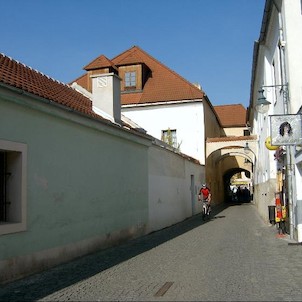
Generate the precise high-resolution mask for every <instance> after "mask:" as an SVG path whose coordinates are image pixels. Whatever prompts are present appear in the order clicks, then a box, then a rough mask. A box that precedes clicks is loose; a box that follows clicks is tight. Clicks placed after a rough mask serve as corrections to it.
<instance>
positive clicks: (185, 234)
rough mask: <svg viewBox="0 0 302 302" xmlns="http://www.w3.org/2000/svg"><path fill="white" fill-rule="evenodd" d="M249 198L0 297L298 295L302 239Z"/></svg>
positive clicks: (5, 290) (4, 290)
mask: <svg viewBox="0 0 302 302" xmlns="http://www.w3.org/2000/svg"><path fill="white" fill-rule="evenodd" d="M277 234H278V232H277V230H276V227H275V226H271V225H266V224H265V223H264V222H263V221H262V220H261V219H260V217H259V215H258V213H257V211H256V209H255V207H254V205H252V204H241V205H232V206H228V207H225V208H220V209H214V210H213V215H212V219H211V220H210V221H206V222H203V221H202V220H201V216H200V215H196V216H194V217H192V218H190V219H187V220H185V221H183V222H182V223H179V224H177V225H174V226H172V227H170V228H166V229H164V230H161V231H159V232H155V233H152V234H150V235H147V236H144V237H142V238H139V239H136V240H133V241H131V242H129V243H127V244H124V245H121V246H118V247H114V248H111V249H108V250H105V251H100V252H98V253H96V254H93V255H89V256H86V257H83V258H81V259H78V260H76V261H73V262H70V263H67V264H64V265H61V266H58V267H56V268H54V269H51V270H49V271H46V272H44V273H41V274H37V275H34V276H31V277H27V278H25V279H23V280H19V281H16V282H13V283H10V284H7V285H4V286H2V287H1V290H0V300H1V301H29V300H30V301H33V300H35V301H36V300H38V301H301V300H302V278H301V277H302V246H301V245H298V244H294V242H292V241H291V240H290V239H289V237H288V236H287V235H286V236H285V237H282V238H280V237H278V236H277Z"/></svg>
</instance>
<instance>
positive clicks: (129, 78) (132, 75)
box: [125, 71, 136, 88]
mask: <svg viewBox="0 0 302 302" xmlns="http://www.w3.org/2000/svg"><path fill="white" fill-rule="evenodd" d="M129 87H136V72H135V71H130V72H125V88H129Z"/></svg>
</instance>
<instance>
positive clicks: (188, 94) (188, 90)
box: [75, 46, 204, 105]
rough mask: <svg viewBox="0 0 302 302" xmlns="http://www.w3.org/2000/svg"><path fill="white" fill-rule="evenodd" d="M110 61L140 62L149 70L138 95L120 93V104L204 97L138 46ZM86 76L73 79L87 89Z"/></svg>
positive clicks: (194, 87)
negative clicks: (148, 75) (149, 72)
mask: <svg viewBox="0 0 302 302" xmlns="http://www.w3.org/2000/svg"><path fill="white" fill-rule="evenodd" d="M96 60H97V59H96ZM111 61H112V62H113V64H114V65H115V66H120V65H129V64H137V63H141V64H145V65H146V66H147V67H148V68H149V69H150V70H151V77H149V78H148V80H147V82H146V84H145V86H144V88H143V91H142V93H141V94H140V96H138V93H136V92H134V93H129V92H127V96H125V95H124V94H122V105H129V104H145V103H155V102H167V101H182V100H198V99H199V100H201V99H203V97H204V92H203V91H202V90H200V89H199V88H197V87H196V86H195V85H193V84H192V83H190V82H188V81H187V80H185V79H184V78H183V77H181V76H180V75H178V74H177V73H176V72H174V71H172V70H171V69H169V68H168V67H166V66H165V65H163V64H162V63H160V62H159V61H157V60H156V59H155V58H153V57H152V56H150V55H149V54H147V53H146V52H145V51H143V50H142V49H140V48H139V47H138V46H133V47H132V48H130V49H128V50H126V51H125V52H123V53H122V54H120V55H118V56H116V57H114V58H113V59H111ZM87 77H88V75H87V74H86V75H84V76H82V77H80V78H79V79H78V80H75V81H76V82H77V83H78V84H79V85H81V86H82V87H83V88H85V89H88V79H87Z"/></svg>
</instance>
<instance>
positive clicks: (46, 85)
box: [0, 54, 104, 120]
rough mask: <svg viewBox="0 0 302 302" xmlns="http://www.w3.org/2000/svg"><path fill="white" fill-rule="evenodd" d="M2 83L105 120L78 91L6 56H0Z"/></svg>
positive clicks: (0, 79) (0, 77) (0, 78)
mask: <svg viewBox="0 0 302 302" xmlns="http://www.w3.org/2000/svg"><path fill="white" fill-rule="evenodd" d="M0 82H1V83H4V84H7V85H10V86H13V87H15V88H19V89H22V90H23V91H26V92H28V93H31V94H33V95H36V96H39V97H42V98H45V99H48V100H51V101H53V102H55V103H58V104H61V105H63V106H66V107H68V108H71V109H73V110H75V111H78V112H80V113H83V114H85V115H88V116H92V117H94V118H98V119H103V118H102V117H101V116H99V115H97V114H96V113H94V112H93V110H92V103H91V101H90V100H89V99H88V98H86V97H85V96H83V95H82V94H80V93H78V92H77V91H76V90H74V89H72V88H71V87H69V86H68V85H66V84H63V83H61V82H58V81H56V80H54V79H52V78H50V77H48V76H46V75H44V74H42V73H40V72H38V71H36V70H34V69H32V68H30V67H28V66H26V65H24V64H21V63H20V62H17V61H15V60H13V59H11V58H9V57H7V56H5V55H4V54H0ZM103 120H104V119H103Z"/></svg>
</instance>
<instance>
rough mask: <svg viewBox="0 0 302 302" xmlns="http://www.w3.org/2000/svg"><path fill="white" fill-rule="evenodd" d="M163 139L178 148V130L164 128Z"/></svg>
mask: <svg viewBox="0 0 302 302" xmlns="http://www.w3.org/2000/svg"><path fill="white" fill-rule="evenodd" d="M162 141H164V142H165V143H167V144H168V145H170V146H172V147H174V148H177V137H176V130H171V129H168V130H162Z"/></svg>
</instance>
